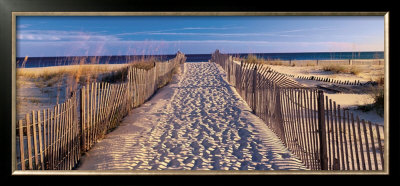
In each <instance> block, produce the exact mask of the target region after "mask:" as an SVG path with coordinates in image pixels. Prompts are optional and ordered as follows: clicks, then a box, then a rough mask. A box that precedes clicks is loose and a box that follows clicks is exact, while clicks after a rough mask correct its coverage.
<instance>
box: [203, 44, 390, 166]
mask: <svg viewBox="0 0 400 186" xmlns="http://www.w3.org/2000/svg"><path fill="white" fill-rule="evenodd" d="M211 61H212V62H215V63H217V64H219V65H220V66H221V67H222V68H224V70H225V71H226V72H227V79H228V81H229V83H231V84H232V85H234V86H235V88H236V90H237V92H238V93H239V94H240V96H241V97H242V98H243V99H244V100H245V101H246V102H247V103H248V105H249V106H250V108H251V109H252V110H253V112H254V114H256V115H257V116H258V117H260V118H261V119H262V120H263V121H264V122H265V123H266V124H267V126H268V127H269V128H270V129H271V130H272V131H274V132H275V133H276V134H277V136H278V137H279V138H280V139H281V140H282V142H283V143H284V144H285V145H286V146H287V147H288V148H289V149H290V150H291V151H292V152H293V153H294V154H295V155H296V156H297V157H299V159H301V160H302V161H303V162H304V164H305V165H306V166H307V167H308V168H309V169H311V170H383V169H384V156H383V154H384V153H383V152H384V146H383V142H384V135H383V130H384V128H383V126H380V125H377V124H372V123H371V122H369V121H368V122H367V121H365V120H361V121H360V119H359V117H358V116H353V114H352V113H350V112H349V111H348V110H345V109H340V105H337V106H336V103H335V102H334V101H333V106H332V100H331V99H329V98H328V97H327V96H325V97H324V92H323V91H321V90H318V89H316V88H308V87H304V86H302V85H300V84H299V83H297V82H296V81H294V80H292V79H290V78H288V77H287V76H285V75H284V74H281V73H278V72H275V71H273V70H271V69H270V68H268V67H265V66H262V65H257V64H249V63H244V62H238V61H234V60H233V58H232V57H231V56H228V55H225V54H221V53H219V52H218V51H216V52H215V53H214V54H213V55H212V58H211Z"/></svg>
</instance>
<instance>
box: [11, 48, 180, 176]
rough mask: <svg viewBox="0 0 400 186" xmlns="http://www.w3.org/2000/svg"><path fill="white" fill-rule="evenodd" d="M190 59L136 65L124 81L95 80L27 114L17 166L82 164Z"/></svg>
mask: <svg viewBox="0 0 400 186" xmlns="http://www.w3.org/2000/svg"><path fill="white" fill-rule="evenodd" d="M185 61H186V57H185V55H184V54H183V53H180V52H178V54H177V55H176V57H175V58H174V59H171V60H169V61H167V62H157V63H155V65H154V67H153V68H151V69H150V70H147V71H146V70H143V69H137V68H133V67H132V66H130V67H128V69H127V70H128V73H127V78H126V79H127V81H125V82H123V83H116V84H110V83H106V82H92V83H89V84H87V85H86V86H82V87H81V88H80V89H79V90H77V91H76V92H74V93H73V94H72V96H71V98H69V99H67V100H66V101H65V102H64V103H62V104H57V105H56V106H55V107H54V109H46V110H43V111H32V113H29V114H27V115H26V118H25V119H23V120H19V121H18V123H17V125H16V131H17V132H16V134H17V135H16V144H17V145H16V148H17V149H16V154H17V157H16V161H17V162H16V169H17V170H72V169H74V168H76V166H77V164H78V162H79V160H80V158H81V155H82V154H83V153H84V152H86V151H88V150H90V149H91V148H92V147H93V145H94V144H96V142H97V141H98V140H99V139H102V138H103V137H104V136H105V134H107V133H108V132H109V131H111V130H112V129H114V128H116V127H117V126H118V125H119V123H120V121H121V120H122V119H123V117H124V116H126V115H127V114H128V113H129V111H130V110H131V109H133V108H134V107H138V106H140V105H141V104H143V103H144V102H145V101H146V100H148V99H149V98H150V97H151V96H152V95H153V94H154V93H155V92H156V91H157V89H159V88H161V87H163V86H165V85H166V84H167V83H168V82H170V81H171V79H172V76H173V73H174V70H175V69H176V68H178V67H179V66H180V65H181V64H183V63H184V62H185ZM78 102H80V104H78Z"/></svg>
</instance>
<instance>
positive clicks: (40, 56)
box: [16, 51, 385, 59]
mask: <svg viewBox="0 0 400 186" xmlns="http://www.w3.org/2000/svg"><path fill="white" fill-rule="evenodd" d="M178 52H179V51H178ZM214 52H215V51H214ZM214 52H212V53H184V54H185V55H208V54H213V53H214ZM361 52H385V51H340V52H337V51H336V52H226V53H225V52H220V53H222V54H304V53H361ZM182 53H183V52H182ZM168 55H176V53H174V54H125V55H113V54H111V55H88V56H79V55H78V56H16V58H25V57H28V59H29V58H38V57H99V56H168Z"/></svg>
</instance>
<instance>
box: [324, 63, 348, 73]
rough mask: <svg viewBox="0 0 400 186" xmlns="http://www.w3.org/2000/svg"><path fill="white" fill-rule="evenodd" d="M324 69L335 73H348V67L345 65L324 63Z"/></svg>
mask: <svg viewBox="0 0 400 186" xmlns="http://www.w3.org/2000/svg"><path fill="white" fill-rule="evenodd" d="M322 70H324V71H331V72H334V73H346V72H347V68H346V67H345V66H343V65H324V66H323V67H322Z"/></svg>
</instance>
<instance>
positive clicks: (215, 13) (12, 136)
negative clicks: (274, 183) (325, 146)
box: [1, 1, 391, 176]
mask: <svg viewBox="0 0 400 186" xmlns="http://www.w3.org/2000/svg"><path fill="white" fill-rule="evenodd" d="M23 3H27V4H28V5H32V3H28V2H26V1H25V2H23ZM10 4H11V3H10ZM102 5H103V6H102ZM102 5H99V6H98V7H97V9H101V7H104V4H102ZM11 6H12V7H13V8H14V9H13V10H11V9H9V10H8V11H9V12H7V13H10V12H11V15H7V17H5V18H4V19H8V18H11V20H6V21H7V22H8V23H10V22H11V32H10V30H8V31H7V33H11V39H12V40H11V41H12V42H11V47H8V46H5V47H4V48H5V49H6V48H7V49H6V50H3V51H4V52H2V54H4V55H5V56H9V57H7V58H5V61H12V63H11V64H8V63H6V64H2V65H4V67H5V68H2V69H10V68H11V69H12V71H11V73H10V72H4V73H3V74H6V75H8V77H7V78H4V80H6V81H7V80H11V81H10V82H7V84H8V85H11V86H10V87H11V90H12V91H11V92H8V93H7V92H4V93H2V94H4V95H2V96H1V97H2V99H4V98H7V97H8V98H10V97H11V100H6V101H4V102H5V103H11V104H10V105H12V106H11V107H12V109H11V114H9V115H10V116H11V117H10V121H11V123H12V125H11V127H10V126H5V127H4V126H2V127H4V130H3V131H12V132H10V133H7V134H6V135H4V138H5V139H6V138H7V140H5V142H10V143H11V144H12V145H11V148H10V149H11V155H9V156H10V157H11V159H12V161H10V163H11V175H13V176H20V175H22V176H27V175H35V176H36V175H52V176H53V175H68V176H79V175H86V176H87V175H98V176H109V175H116V176H121V175H124V176H126V175H129V176H138V175H142V176H143V175H169V176H171V175H281V174H282V175H310V174H311V175H344V174H351V175H355V174H356V175H365V174H367V175H368V174H373V175H375V174H376V173H365V172H357V173H349V172H319V171H310V172H293V171H290V172H286V171H279V172H278V173H271V172H268V173H266V172H257V171H249V172H229V173H227V172H223V171H206V172H204V171H203V172H191V171H185V172H182V171H163V172H160V171H135V172H129V171H127V172H125V171H107V172H101V171H100V172H98V171H75V172H74V171H39V172H38V171H23V172H21V171H16V170H15V161H14V159H13V158H14V155H15V149H13V147H15V141H13V140H11V139H15V135H16V134H15V130H14V129H15V127H16V126H15V125H16V121H15V120H16V119H15V118H16V117H15V110H14V109H15V81H16V80H15V64H16V61H15V59H16V57H15V56H16V48H15V43H16V41H15V40H16V39H15V30H16V24H15V19H16V16H33V15H38V16H54V15H57V16H121V15H129V16H155V15H157V16H171V15H173V16H280V15H284V16H296V15H297V16H298V15H302V16H316V15H318V16H328V15H329V16H332V15H333V16H340V15H347V16H348V15H350V16H352V15H353V16H356V15H357V16H369V15H378V16H384V17H385V51H384V57H385V64H386V66H385V77H388V78H385V84H386V85H387V86H386V87H385V94H386V95H390V94H389V87H390V86H389V81H390V80H389V74H390V70H389V65H391V64H390V62H389V59H390V57H389V36H388V34H389V13H388V12H387V11H379V12H374V11H371V12H352V11H349V12H334V11H333V12H332V11H326V12H324V11H323V12H292V11H282V12H276V11H275V12H266V11H256V12H254V11H250V12H246V11H243V10H242V11H225V12H221V11H202V12H197V11H186V12H180V11H152V12H150V11H129V10H122V11H114V12H112V11H110V12H109V11H105V12H104V11H98V10H94V9H96V8H94V9H92V10H85V11H80V10H82V9H80V8H78V11H77V12H73V11H71V12H69V10H66V11H60V10H61V9H63V8H62V7H59V6H57V5H54V4H53V6H52V7H51V6H49V7H45V8H44V7H40V6H38V7H39V8H37V9H36V10H38V9H39V11H26V10H27V9H28V10H29V9H35V6H34V5H32V6H31V7H29V6H27V7H25V9H23V11H20V10H18V8H16V5H11ZM54 7H58V8H55V9H56V11H43V9H52V8H54ZM75 8H76V6H75ZM119 8H121V7H119ZM15 9H17V10H16V11H15ZM57 9H58V10H57ZM117 9H118V8H117ZM122 9H123V8H122ZM2 21H3V19H2ZM4 30H5V29H4ZM2 32H3V28H2ZM2 35H3V34H2ZM7 35H10V34H7ZM8 39H9V40H10V38H8ZM2 48H3V46H2ZM10 51H11V52H10ZM7 52H8V54H6V53H7ZM10 53H11V55H9V54H10ZM4 55H3V56H4ZM3 63H4V62H3ZM3 71H6V70H3ZM9 95H11V96H9ZM385 103H386V104H385V126H386V127H385V129H386V131H385V135H386V136H389V129H388V128H389V127H387V126H388V125H389V117H390V112H386V111H389V104H388V103H389V97H388V96H385ZM7 121H8V120H7ZM6 123H7V122H6ZM390 130H391V129H390ZM385 143H386V144H385V145H388V144H389V143H388V142H387V141H385ZM389 149H390V148H388V150H387V151H385V152H389ZM385 150H386V149H385ZM385 157H388V158H389V155H388V153H386V154H385ZM388 158H387V159H388ZM390 161H391V160H390ZM387 165H389V163H387ZM7 167H9V166H7ZM386 167H389V166H386ZM388 173H389V169H386V170H385V171H384V172H380V173H378V174H377V175H387V174H388Z"/></svg>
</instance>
